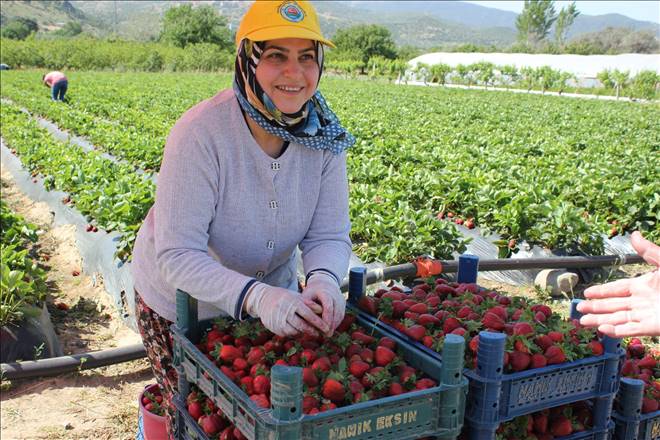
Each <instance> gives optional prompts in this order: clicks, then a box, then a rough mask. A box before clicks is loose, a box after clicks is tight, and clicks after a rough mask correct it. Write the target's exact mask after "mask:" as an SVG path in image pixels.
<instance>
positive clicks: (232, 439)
mask: <svg viewBox="0 0 660 440" xmlns="http://www.w3.org/2000/svg"><path fill="white" fill-rule="evenodd" d="M186 404H187V406H188V413H189V414H190V416H191V417H192V418H193V419H195V420H197V423H199V426H200V427H201V428H202V430H203V431H204V433H205V434H206V435H208V436H209V437H210V438H212V439H218V440H246V437H245V436H244V435H243V434H242V433H241V431H239V430H238V428H236V427H235V426H234V425H233V424H232V423H231V422H230V421H229V419H228V418H227V417H225V415H224V414H223V412H222V411H221V410H220V409H219V408H218V407H217V406H215V404H214V403H213V401H212V400H211V399H209V398H208V397H207V396H206V395H204V393H203V392H202V391H201V390H199V389H197V388H196V387H192V391H191V392H190V394H188V397H187V398H186Z"/></svg>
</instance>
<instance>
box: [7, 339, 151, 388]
mask: <svg viewBox="0 0 660 440" xmlns="http://www.w3.org/2000/svg"><path fill="white" fill-rule="evenodd" d="M146 355H147V353H146V351H145V349H144V345H142V344H133V345H127V346H124V347H119V348H110V349H108V350H100V351H92V352H89V353H80V354H75V355H70V356H61V357H56V358H48V359H39V360H37V361H24V362H11V363H8V364H2V365H1V366H0V368H1V369H2V377H3V379H9V380H13V379H27V378H31V377H40V376H55V375H58V374H63V373H70V372H73V371H79V370H89V369H91V368H98V367H104V366H106V365H113V364H119V363H122V362H127V361H132V360H135V359H140V358H143V357H145V356H146Z"/></svg>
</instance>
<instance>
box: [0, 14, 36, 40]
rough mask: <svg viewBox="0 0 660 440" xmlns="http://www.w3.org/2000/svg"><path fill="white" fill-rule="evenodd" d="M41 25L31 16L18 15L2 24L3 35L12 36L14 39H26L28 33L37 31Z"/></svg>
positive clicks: (4, 36) (5, 36)
mask: <svg viewBox="0 0 660 440" xmlns="http://www.w3.org/2000/svg"><path fill="white" fill-rule="evenodd" d="M38 30H39V26H38V25H37V22H36V21H34V20H30V19H29V18H22V17H18V18H16V19H15V20H12V21H10V22H9V23H7V24H6V25H4V26H2V33H1V34H2V37H3V38H11V39H12V40H25V39H26V38H27V37H28V35H30V34H31V33H33V32H37V31H38Z"/></svg>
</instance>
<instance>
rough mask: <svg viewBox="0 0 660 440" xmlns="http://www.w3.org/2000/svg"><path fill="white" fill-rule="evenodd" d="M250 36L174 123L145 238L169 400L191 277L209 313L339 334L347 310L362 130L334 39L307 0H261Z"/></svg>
mask: <svg viewBox="0 0 660 440" xmlns="http://www.w3.org/2000/svg"><path fill="white" fill-rule="evenodd" d="M236 42H237V45H238V52H237V56H236V71H235V77H234V84H233V88H232V89H229V90H224V91H222V92H220V93H219V94H217V95H216V96H214V97H212V98H210V99H208V100H206V101H203V102H201V103H200V104H198V105H196V106H195V107H193V108H192V109H190V110H189V111H188V112H186V114H185V115H183V117H182V118H181V119H180V120H179V121H177V123H176V124H175V126H174V127H173V129H172V131H171V133H170V135H169V137H168V140H167V143H166V146H165V151H164V155H163V162H162V166H161V169H160V174H159V176H158V186H157V189H156V201H155V203H154V206H153V207H152V208H151V210H150V211H149V213H148V215H147V218H146V219H145V222H144V224H143V225H142V227H141V228H140V231H139V233H138V236H137V240H136V244H135V249H134V252H133V265H132V266H133V275H134V281H135V299H136V310H137V315H136V316H137V320H138V327H139V329H140V333H141V335H142V338H143V342H144V344H145V346H146V348H147V353H148V356H149V359H150V361H151V364H152V367H153V368H154V372H155V374H156V377H157V379H158V381H159V383H160V384H161V388H163V393H164V395H165V399H166V400H167V399H169V398H171V393H172V389H173V387H176V382H175V376H176V375H175V372H174V370H173V369H172V367H171V350H172V347H171V341H170V337H169V331H168V326H169V324H170V323H171V322H172V321H174V320H175V290H176V289H177V288H178V289H181V290H184V291H186V292H188V293H189V294H190V295H192V296H193V297H195V298H197V300H198V301H199V316H200V319H206V318H210V317H213V316H218V315H229V316H231V317H233V318H234V319H238V320H241V319H244V318H245V317H246V316H248V315H250V316H252V317H258V318H260V319H261V321H262V322H263V324H264V325H265V326H266V327H267V328H268V329H270V330H271V331H273V332H274V333H276V334H278V335H294V334H297V333H300V332H308V333H314V332H321V333H324V334H327V335H331V334H332V332H333V330H334V329H335V328H336V327H337V326H338V325H339V323H340V322H341V320H342V318H343V316H344V308H345V299H344V296H343V294H342V293H341V292H340V290H339V282H340V280H341V279H342V278H343V277H344V275H345V274H346V271H347V269H348V261H349V256H350V252H351V242H350V239H349V230H350V222H349V218H348V182H347V177H346V153H345V150H346V149H347V148H348V147H350V146H351V145H352V144H353V143H354V138H353V137H352V136H351V135H350V134H349V133H347V132H346V130H344V129H343V128H342V127H341V125H339V122H338V120H337V118H336V116H335V115H334V114H333V113H332V111H331V110H330V109H329V108H328V107H327V105H326V103H325V100H324V99H323V97H322V96H321V94H320V93H319V92H318V91H317V86H318V81H319V79H320V77H321V72H322V69H323V45H324V44H325V45H330V46H331V45H332V43H330V42H329V41H328V40H326V39H324V38H323V36H322V35H321V31H320V27H319V24H318V20H317V17H316V13H315V11H314V9H313V7H312V6H311V4H309V3H307V2H304V1H299V2H286V3H280V2H261V1H258V2H255V3H254V4H253V5H252V7H251V8H250V9H249V10H248V12H247V13H246V15H245V16H244V18H243V20H242V22H241V25H240V27H239V29H238V32H237V35H236ZM298 247H299V248H300V250H301V251H302V262H303V266H304V269H305V273H306V278H307V279H306V287H305V289H304V290H303V292H302V294H299V293H298V290H297V286H298V280H297V276H296V248H298ZM316 309H320V310H316ZM315 311H318V312H319V313H320V316H317V315H316V313H315ZM168 414H170V417H169V420H168V425H169V426H170V427H171V422H172V418H171V413H168Z"/></svg>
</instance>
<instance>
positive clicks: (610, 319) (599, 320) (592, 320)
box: [580, 310, 638, 327]
mask: <svg viewBox="0 0 660 440" xmlns="http://www.w3.org/2000/svg"><path fill="white" fill-rule="evenodd" d="M637 320H638V317H637V316H636V313H635V312H633V311H631V310H621V311H618V312H614V313H607V314H602V315H592V314H590V315H584V316H583V317H582V318H580V324H582V325H584V326H587V327H597V326H600V325H603V324H610V325H619V324H625V323H627V322H632V321H637Z"/></svg>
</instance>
